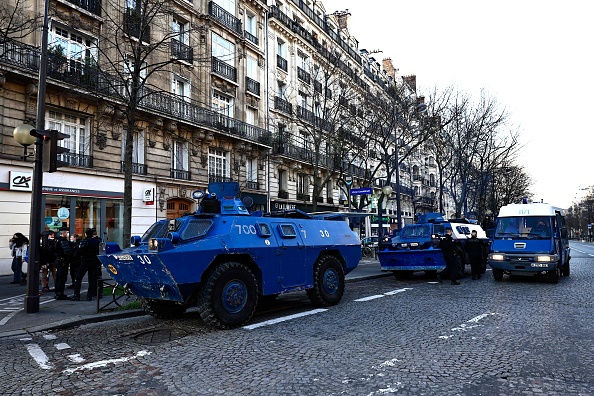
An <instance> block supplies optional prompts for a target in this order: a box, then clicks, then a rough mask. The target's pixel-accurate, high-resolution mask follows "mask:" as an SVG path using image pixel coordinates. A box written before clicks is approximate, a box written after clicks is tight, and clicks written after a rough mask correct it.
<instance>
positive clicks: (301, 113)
mask: <svg viewBox="0 0 594 396" xmlns="http://www.w3.org/2000/svg"><path fill="white" fill-rule="evenodd" d="M297 117H299V119H301V120H303V121H305V122H309V123H313V122H314V118H315V117H314V113H313V112H312V111H309V110H307V109H306V108H304V107H301V106H297Z"/></svg>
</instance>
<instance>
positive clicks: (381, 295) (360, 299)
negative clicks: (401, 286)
mask: <svg viewBox="0 0 594 396" xmlns="http://www.w3.org/2000/svg"><path fill="white" fill-rule="evenodd" d="M382 297H385V296H384V295H383V294H376V295H375V296H369V297H363V298H358V299H356V300H355V301H357V302H361V301H371V300H375V299H376V298H382Z"/></svg>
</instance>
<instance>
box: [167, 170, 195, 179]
mask: <svg viewBox="0 0 594 396" xmlns="http://www.w3.org/2000/svg"><path fill="white" fill-rule="evenodd" d="M169 177H171V178H173V179H178V180H190V172H189V171H187V170H182V169H173V168H172V169H171V172H170V174H169Z"/></svg>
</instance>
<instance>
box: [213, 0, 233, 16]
mask: <svg viewBox="0 0 594 396" xmlns="http://www.w3.org/2000/svg"><path fill="white" fill-rule="evenodd" d="M213 2H214V3H216V4H218V5H220V6H221V7H222V8H224V9H225V11H227V12H228V13H229V14H232V15H235V0H213Z"/></svg>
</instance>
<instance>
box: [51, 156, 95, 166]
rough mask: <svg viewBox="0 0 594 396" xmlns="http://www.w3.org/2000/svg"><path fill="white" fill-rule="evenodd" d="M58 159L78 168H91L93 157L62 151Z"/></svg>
mask: <svg viewBox="0 0 594 396" xmlns="http://www.w3.org/2000/svg"><path fill="white" fill-rule="evenodd" d="M58 159H59V160H60V161H63V162H66V163H67V164H68V166H75V167H78V168H92V167H93V157H92V156H90V155H85V154H76V153H64V154H59V155H58Z"/></svg>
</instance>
